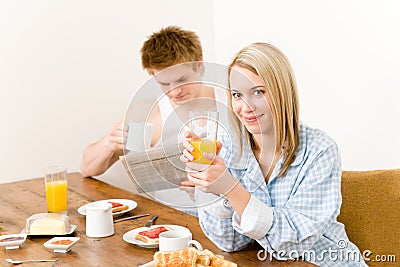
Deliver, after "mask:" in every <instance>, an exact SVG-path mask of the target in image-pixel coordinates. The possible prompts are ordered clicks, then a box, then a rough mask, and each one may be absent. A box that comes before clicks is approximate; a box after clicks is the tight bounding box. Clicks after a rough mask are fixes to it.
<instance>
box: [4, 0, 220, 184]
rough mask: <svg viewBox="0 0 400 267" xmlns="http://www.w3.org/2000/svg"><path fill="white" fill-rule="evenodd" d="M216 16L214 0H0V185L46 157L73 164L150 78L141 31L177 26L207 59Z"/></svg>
mask: <svg viewBox="0 0 400 267" xmlns="http://www.w3.org/2000/svg"><path fill="white" fill-rule="evenodd" d="M194 6H195V7H196V11H195V12H194V11H193V10H194V9H193V8H194ZM212 18H213V17H212V1H211V0H207V1H195V0H193V1H185V0H173V1H162V0H158V1H130V0H125V1H124V0H119V1H106V0H84V1H79V0H68V1H60V0H56V1H53V0H36V1H30V0H19V1H14V0H5V1H1V2H0V119H1V125H2V126H1V130H0V148H1V150H0V151H1V153H0V183H1V182H8V181H13V180H20V179H26V178H33V177H42V176H43V168H44V167H45V166H48V165H52V164H63V165H66V166H67V167H68V168H69V170H70V171H79V165H80V161H81V155H82V151H83V149H84V148H85V147H86V146H87V145H88V144H89V143H90V142H93V141H94V140H97V139H98V138H100V137H101V136H103V135H104V134H105V133H106V132H108V131H109V129H111V127H112V125H113V124H114V123H115V122H116V121H117V120H118V119H119V118H120V117H121V116H122V115H123V113H124V112H125V109H126V108H127V106H128V105H129V102H130V99H131V98H132V96H133V95H134V92H135V91H136V90H137V89H138V88H139V87H140V86H141V85H142V84H143V82H144V81H145V80H146V79H147V78H148V75H147V73H145V72H144V71H143V70H142V67H141V63H140V55H139V50H140V48H141V45H142V43H143V41H144V40H145V39H146V37H147V36H149V35H150V34H151V33H152V32H154V31H157V30H159V29H160V28H161V27H165V26H168V25H179V26H182V27H183V28H185V29H189V30H193V31H195V32H197V33H198V35H199V36H200V38H201V40H202V44H203V47H204V58H205V59H206V60H213V58H214V54H213V53H214V49H213V46H214V42H213V29H212V28H213V25H212ZM111 178H114V179H118V178H119V177H111Z"/></svg>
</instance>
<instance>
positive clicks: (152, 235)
mask: <svg viewBox="0 0 400 267" xmlns="http://www.w3.org/2000/svg"><path fill="white" fill-rule="evenodd" d="M170 230H171V229H169V228H167V227H164V226H159V227H153V228H151V229H149V230H145V231H141V232H139V233H137V234H136V235H135V236H134V238H135V239H137V240H140V241H143V242H145V243H149V244H156V243H158V237H159V235H160V234H161V233H163V232H167V231H170Z"/></svg>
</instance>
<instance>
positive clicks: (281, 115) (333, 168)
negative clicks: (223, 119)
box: [181, 43, 365, 266]
mask: <svg viewBox="0 0 400 267" xmlns="http://www.w3.org/2000/svg"><path fill="white" fill-rule="evenodd" d="M229 67H230V68H229V73H228V74H229V76H228V77H229V93H230V106H231V108H232V110H233V112H234V114H235V115H236V116H235V119H234V121H233V125H234V126H235V128H236V129H237V131H238V132H239V136H245V137H246V138H243V140H238V142H237V146H234V147H232V151H231V155H241V160H239V161H236V162H235V161H232V160H231V158H230V157H227V156H226V155H219V156H217V157H215V158H214V160H213V164H212V165H210V166H209V167H208V168H206V169H205V168H204V165H201V164H196V163H193V162H191V160H192V159H193V156H192V155H191V154H190V151H192V150H193V147H192V146H191V145H190V143H189V142H185V147H186V149H185V150H184V152H183V155H182V157H181V159H182V161H184V162H186V167H187V170H188V179H189V180H190V181H191V182H192V183H193V184H194V185H195V186H196V188H197V189H198V190H196V191H197V194H198V195H199V198H200V196H201V194H204V192H206V193H212V194H214V195H218V196H220V199H219V200H218V201H215V202H213V203H210V204H209V205H203V206H201V207H199V209H198V211H199V220H200V224H201V227H202V229H203V231H204V233H205V234H206V235H207V236H208V237H209V238H210V239H211V240H212V241H213V242H214V243H215V244H216V245H217V246H218V247H219V248H221V249H223V250H226V251H237V250H240V249H242V248H244V247H245V246H246V245H248V244H249V243H251V242H253V241H254V240H255V241H257V242H258V243H259V244H260V245H261V246H262V247H263V248H265V250H267V251H268V252H269V253H270V254H271V255H273V256H274V257H275V258H278V259H293V258H302V259H304V260H306V261H310V262H312V263H315V264H317V265H321V266H365V263H364V261H363V259H362V256H361V254H360V252H359V250H358V248H357V247H356V246H355V245H354V244H353V243H351V242H350V241H349V239H348V237H347V235H346V232H345V229H344V226H343V224H341V223H340V222H338V221H337V216H338V215H339V212H340V206H341V192H340V179H341V162H340V154H339V149H338V147H337V145H336V143H335V142H334V141H333V140H332V139H331V138H330V137H329V136H328V135H327V134H325V133H324V132H322V131H320V130H318V129H313V128H311V127H309V126H307V125H305V124H303V123H302V122H301V121H300V119H299V103H298V95H297V86H296V82H295V77H294V73H293V71H292V69H291V66H290V63H289V61H288V60H287V58H286V57H285V55H284V54H283V53H282V52H281V51H280V50H278V49H277V48H276V47H274V46H272V45H270V44H266V43H254V44H251V45H248V46H246V47H245V48H243V49H242V50H241V51H239V52H238V53H237V54H236V56H235V57H234V59H233V60H232V62H231V64H230V66H229ZM186 137H187V138H190V137H191V134H190V133H187V135H186ZM233 143H235V142H233ZM222 145H223V144H219V145H218V147H219V148H221V146H222ZM247 151H248V152H249V153H246V152H247ZM205 156H206V157H209V158H210V159H212V158H213V155H207V154H206V153H205ZM243 163H245V164H243ZM227 166H228V167H227ZM241 166H244V167H241Z"/></svg>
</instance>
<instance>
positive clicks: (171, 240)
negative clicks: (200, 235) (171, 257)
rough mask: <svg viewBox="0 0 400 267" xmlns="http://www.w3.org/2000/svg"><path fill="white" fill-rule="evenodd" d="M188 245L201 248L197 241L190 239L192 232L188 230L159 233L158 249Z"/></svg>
mask: <svg viewBox="0 0 400 267" xmlns="http://www.w3.org/2000/svg"><path fill="white" fill-rule="evenodd" d="M190 246H194V247H195V248H197V249H199V250H203V247H202V246H201V244H200V243H199V242H198V241H196V240H192V233H191V232H190V231H185V230H172V231H167V232H163V233H161V234H160V235H159V239H158V247H159V250H160V251H174V250H181V249H184V248H186V247H190Z"/></svg>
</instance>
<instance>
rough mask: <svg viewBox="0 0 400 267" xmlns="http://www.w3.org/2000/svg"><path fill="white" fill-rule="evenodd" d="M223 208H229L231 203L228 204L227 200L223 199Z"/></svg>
mask: <svg viewBox="0 0 400 267" xmlns="http://www.w3.org/2000/svg"><path fill="white" fill-rule="evenodd" d="M224 207H226V208H230V207H231V203H229V201H228V200H227V199H224Z"/></svg>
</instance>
